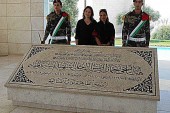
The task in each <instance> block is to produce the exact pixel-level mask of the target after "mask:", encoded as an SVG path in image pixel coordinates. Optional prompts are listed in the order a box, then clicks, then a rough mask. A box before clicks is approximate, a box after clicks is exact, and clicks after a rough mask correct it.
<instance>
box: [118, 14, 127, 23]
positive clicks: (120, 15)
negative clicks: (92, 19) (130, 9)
mask: <svg viewBox="0 0 170 113" xmlns="http://www.w3.org/2000/svg"><path fill="white" fill-rule="evenodd" d="M125 14H126V12H121V13H119V14H118V15H117V16H116V24H117V25H121V24H122V23H123V16H124V15H125Z"/></svg>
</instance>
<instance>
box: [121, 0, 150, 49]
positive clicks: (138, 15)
mask: <svg viewBox="0 0 170 113" xmlns="http://www.w3.org/2000/svg"><path fill="white" fill-rule="evenodd" d="M133 4H134V6H135V9H134V10H133V11H132V12H129V13H127V14H126V15H125V16H124V25H123V29H122V46H123V47H125V46H128V47H148V46H149V41H150V22H149V15H148V14H147V13H145V12H142V10H141V7H142V6H143V0H133Z"/></svg>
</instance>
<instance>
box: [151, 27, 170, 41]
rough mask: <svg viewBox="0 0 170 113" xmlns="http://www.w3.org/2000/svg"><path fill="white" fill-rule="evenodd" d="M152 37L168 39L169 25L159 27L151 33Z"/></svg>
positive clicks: (169, 33)
mask: <svg viewBox="0 0 170 113" xmlns="http://www.w3.org/2000/svg"><path fill="white" fill-rule="evenodd" d="M152 38H153V39H159V40H170V26H169V25H163V26H161V27H159V28H158V29H157V30H156V31H155V32H154V33H153V35H152Z"/></svg>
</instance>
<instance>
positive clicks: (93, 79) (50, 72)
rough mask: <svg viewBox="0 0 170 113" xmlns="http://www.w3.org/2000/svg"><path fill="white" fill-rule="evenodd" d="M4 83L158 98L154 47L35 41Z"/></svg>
mask: <svg viewBox="0 0 170 113" xmlns="http://www.w3.org/2000/svg"><path fill="white" fill-rule="evenodd" d="M6 86H7V87H23V88H37V89H50V90H57V91H64V92H65V91H66V92H70V93H80V94H82V93H83V94H92V95H104V96H121V97H134V98H141V99H142V98H145V99H154V100H159V83H158V63H157V51H156V49H151V48H114V47H97V46H65V45H34V46H32V48H31V49H30V51H29V52H28V53H27V54H26V55H25V57H24V58H23V60H22V62H21V63H20V65H19V66H18V68H17V69H16V70H15V71H14V73H13V75H12V76H11V78H10V79H9V81H8V82H7V84H6Z"/></svg>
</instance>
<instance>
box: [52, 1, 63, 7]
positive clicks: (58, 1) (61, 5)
mask: <svg viewBox="0 0 170 113" xmlns="http://www.w3.org/2000/svg"><path fill="white" fill-rule="evenodd" d="M57 2H59V3H60V5H61V6H62V2H61V1H60V0H54V1H53V4H54V3H57Z"/></svg>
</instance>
